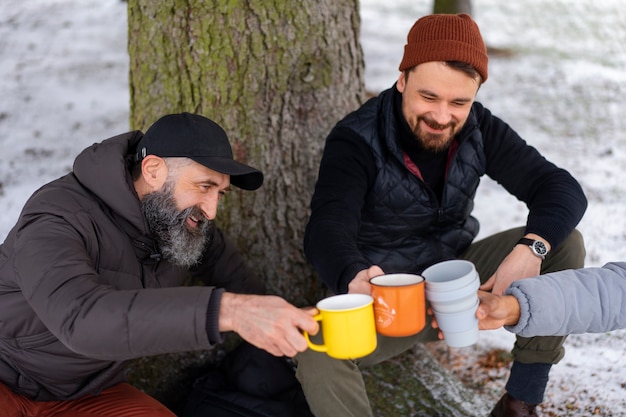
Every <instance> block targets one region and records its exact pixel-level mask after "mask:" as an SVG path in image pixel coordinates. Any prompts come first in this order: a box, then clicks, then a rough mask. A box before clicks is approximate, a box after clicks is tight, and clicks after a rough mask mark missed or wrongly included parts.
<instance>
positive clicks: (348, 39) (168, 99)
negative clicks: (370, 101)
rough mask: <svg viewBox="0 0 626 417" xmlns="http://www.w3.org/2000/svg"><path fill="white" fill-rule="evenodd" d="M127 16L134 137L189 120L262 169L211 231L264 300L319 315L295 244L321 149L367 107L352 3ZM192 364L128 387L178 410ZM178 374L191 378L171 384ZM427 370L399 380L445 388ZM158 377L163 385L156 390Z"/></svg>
mask: <svg viewBox="0 0 626 417" xmlns="http://www.w3.org/2000/svg"><path fill="white" fill-rule="evenodd" d="M128 11H129V16H128V22H129V23H128V24H129V54H130V101H131V103H130V107H131V121H130V124H131V126H133V128H136V129H141V130H144V131H145V129H146V128H147V127H148V126H149V125H150V124H151V123H153V122H154V121H155V120H156V119H158V118H159V117H160V116H162V115H164V114H168V113H177V112H182V111H189V112H195V113H200V114H203V115H205V116H207V117H209V118H211V119H213V120H215V121H216V122H217V123H219V124H220V125H221V126H222V127H224V129H225V130H226V132H227V134H228V136H229V138H230V141H231V145H232V147H233V151H234V154H235V158H236V159H237V160H239V161H242V162H245V163H248V164H250V165H252V166H255V167H257V168H259V169H261V170H262V171H263V172H264V173H265V183H264V185H263V187H261V189H260V190H258V191H255V192H245V191H238V190H237V189H236V188H235V189H234V192H232V193H229V195H228V196H227V198H225V199H224V200H222V201H223V202H222V203H220V204H221V207H220V209H219V211H218V215H217V222H218V224H219V225H220V227H221V228H222V229H224V230H225V231H226V233H227V234H228V235H229V236H230V237H231V238H233V239H234V240H235V242H236V243H237V245H238V246H239V248H240V249H241V250H242V252H243V253H244V256H245V258H246V259H247V260H248V262H249V264H250V265H251V266H252V267H253V268H255V269H256V270H257V271H258V272H259V274H260V276H261V277H262V278H263V279H265V281H266V282H267V283H268V287H269V290H270V292H272V293H277V294H279V295H281V296H283V297H285V298H286V299H287V300H289V301H291V302H293V303H295V304H296V305H313V304H315V303H316V302H317V301H318V300H319V299H320V298H321V297H322V296H323V288H322V284H321V281H320V280H319V279H318V278H317V277H316V276H315V273H314V272H313V269H312V268H311V267H310V266H309V265H308V263H307V262H306V260H305V258H304V255H303V251H302V240H303V234H304V229H305V225H306V221H307V219H308V216H309V202H310V199H311V196H312V194H313V188H314V185H315V180H316V179H317V172H318V165H319V160H320V158H321V153H322V150H323V146H324V139H325V137H326V135H327V134H328V133H329V131H330V130H331V128H332V127H333V126H334V125H335V123H336V122H337V121H338V120H339V119H340V118H341V117H343V116H344V115H346V114H348V113H349V112H350V111H352V110H355V109H356V108H357V107H358V106H359V105H360V104H362V102H363V101H364V99H365V88H364V79H363V76H364V62H363V54H362V50H361V46H360V43H359V30H360V17H359V14H358V1H357V0H318V1H307V0H283V1H267V0H249V1H245V2H244V1H236V0H235V1H228V0H188V1H184V2H183V1H178V0H163V1H153V0H129V1H128ZM198 355H199V356H195V357H193V358H189V357H188V356H187V355H178V356H176V355H171V356H167V355H166V358H165V359H163V358H158V360H157V359H153V360H149V361H148V362H149V363H146V361H137V362H136V363H135V364H134V367H133V368H132V369H131V370H130V371H131V372H130V375H131V382H133V383H134V384H136V385H138V386H139V387H140V388H144V389H146V391H147V392H149V393H152V394H153V395H156V397H157V398H158V399H160V400H161V401H163V402H164V403H165V404H166V405H170V406H174V405H176V404H179V403H180V401H181V396H183V395H184V393H185V392H186V391H187V390H188V388H189V387H190V380H191V379H192V378H193V377H195V376H197V375H198V373H199V372H202V368H203V367H204V366H205V364H206V362H203V357H204V356H203V354H202V353H198ZM215 357H216V355H215V352H213V355H209V356H208V359H207V358H204V360H205V361H206V360H208V362H211V361H214V360H215ZM198 359H199V360H198ZM185 363H189V364H191V365H190V366H188V368H189V371H188V372H179V371H178V369H177V368H178V367H180V366H181V364H183V366H184V364H185ZM167 364H169V366H170V367H172V368H173V369H165V368H166V367H167ZM416 364H417V362H415V363H413V365H416ZM417 365H419V364H417ZM385 366H386V365H385V364H382V365H379V367H377V368H376V369H379V370H384V369H385ZM389 366H391V367H392V368H391V369H395V368H393V367H394V366H396V365H393V363H391V364H390V365H389ZM433 368H434V367H428V368H424V369H419V366H418V368H416V369H415V370H414V371H412V372H409V373H407V374H406V376H407V377H409V378H416V377H419V378H425V380H426V381H441V378H429V375H436V374H437V373H438V372H441V371H442V370H441V369H440V370H439V371H436V372H434V373H433V371H432V369H433ZM392 373H393V372H392ZM162 377H163V378H168V377H169V378H171V379H170V380H168V381H165V382H162V383H158V384H156V386H154V384H152V383H154V381H155V380H156V381H159V380H160V378H162ZM448 383H450V381H449V380H446V381H443V384H444V385H443V387H444V388H443V389H444V390H447V389H449V388H450V387H449V386H448V385H447V384H448ZM440 384H441V383H440ZM170 387H171V389H170ZM379 391H380V390H378V389H376V390H374V391H371V392H370V396H372V403H373V404H375V403H377V400H376V398H377V397H378V396H382V398H385V401H387V400H388V396H389V395H396V394H394V392H395V391H391V394H390V393H389V392H383V393H381V392H379ZM397 395H399V396H401V397H406V396H407V395H409V396H410V393H409V394H406V393H404V394H397ZM399 400H400V401H401V400H402V399H401V398H400V399H399ZM392 401H393V400H392ZM392 404H393V402H392ZM430 406H431V405H429V407H430ZM442 409H447V408H442Z"/></svg>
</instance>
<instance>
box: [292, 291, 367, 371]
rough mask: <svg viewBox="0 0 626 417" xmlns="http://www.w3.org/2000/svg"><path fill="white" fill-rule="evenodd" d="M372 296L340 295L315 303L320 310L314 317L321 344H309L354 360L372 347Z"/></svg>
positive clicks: (329, 353)
mask: <svg viewBox="0 0 626 417" xmlns="http://www.w3.org/2000/svg"><path fill="white" fill-rule="evenodd" d="M373 303H374V299H373V298H372V297H371V296H369V295H366V294H340V295H334V296H332V297H328V298H324V299H323V300H321V301H320V302H318V303H317V305H316V307H317V309H318V310H319V311H320V312H319V314H317V315H316V316H315V317H314V319H315V320H317V321H319V322H320V323H321V325H322V326H321V327H322V337H323V339H324V342H323V344H321V345H318V344H315V343H313V342H311V339H310V338H309V335H308V334H307V333H306V332H304V337H305V338H306V340H307V342H308V343H309V347H310V348H311V349H313V350H315V351H317V352H325V353H326V354H327V355H328V356H331V357H333V358H336V359H356V358H360V357H363V356H367V355H369V354H370V353H372V352H373V351H374V349H376V324H375V322H374V307H373Z"/></svg>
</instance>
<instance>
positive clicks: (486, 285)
mask: <svg viewBox="0 0 626 417" xmlns="http://www.w3.org/2000/svg"><path fill="white" fill-rule="evenodd" d="M495 282H496V275H495V274H493V275H492V276H491V277H489V279H488V280H487V281H485V283H484V284H483V285H481V286H480V287H478V289H480V290H483V291H489V290H491V289H493V285H494V283H495Z"/></svg>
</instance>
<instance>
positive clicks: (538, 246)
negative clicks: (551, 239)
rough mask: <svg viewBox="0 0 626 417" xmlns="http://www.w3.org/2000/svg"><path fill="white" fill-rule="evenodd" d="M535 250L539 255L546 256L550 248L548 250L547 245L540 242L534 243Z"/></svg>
mask: <svg viewBox="0 0 626 417" xmlns="http://www.w3.org/2000/svg"><path fill="white" fill-rule="evenodd" d="M533 250H534V251H535V253H536V254H537V255H541V256H546V255H547V254H548V248H546V245H544V244H543V242H542V241H540V240H535V241H534V242H533Z"/></svg>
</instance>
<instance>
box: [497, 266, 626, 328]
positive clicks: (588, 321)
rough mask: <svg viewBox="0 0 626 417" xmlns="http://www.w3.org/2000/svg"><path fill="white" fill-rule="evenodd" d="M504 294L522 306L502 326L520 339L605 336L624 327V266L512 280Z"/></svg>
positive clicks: (625, 318) (625, 298)
mask: <svg viewBox="0 0 626 417" xmlns="http://www.w3.org/2000/svg"><path fill="white" fill-rule="evenodd" d="M505 294H510V295H513V296H515V297H516V298H517V300H518V301H519V304H520V320H519V322H518V323H517V325H515V326H506V327H505V328H506V329H507V330H509V331H510V332H513V333H516V334H518V335H520V336H523V337H533V336H561V335H568V334H575V333H603V332H607V331H611V330H616V329H622V328H626V308H624V306H626V263H624V262H614V263H608V264H606V265H604V266H603V267H602V268H582V269H577V270H566V271H559V272H553V273H551V274H546V275H542V276H539V277H535V278H529V279H523V280H519V281H515V282H514V283H513V284H511V287H509V288H508V289H507V290H506V291H505Z"/></svg>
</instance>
